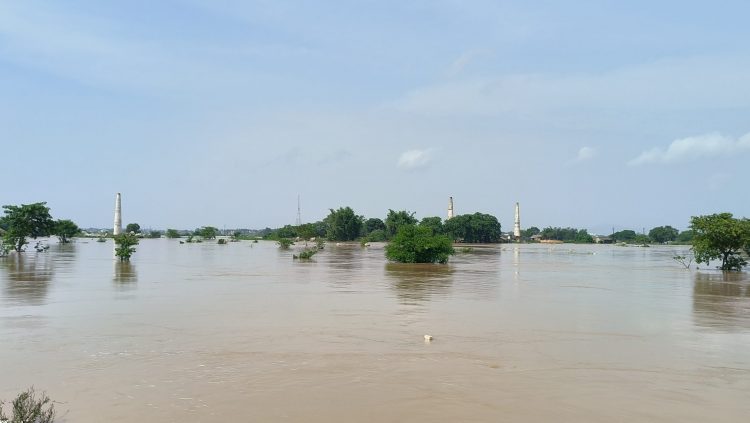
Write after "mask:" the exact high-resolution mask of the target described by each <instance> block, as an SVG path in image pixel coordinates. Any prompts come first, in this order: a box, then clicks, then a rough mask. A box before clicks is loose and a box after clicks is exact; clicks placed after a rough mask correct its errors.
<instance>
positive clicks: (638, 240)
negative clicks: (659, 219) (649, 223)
mask: <svg viewBox="0 0 750 423" xmlns="http://www.w3.org/2000/svg"><path fill="white" fill-rule="evenodd" d="M650 243H651V238H649V236H648V235H644V234H638V235H636V236H635V238H633V244H639V245H646V244H650Z"/></svg>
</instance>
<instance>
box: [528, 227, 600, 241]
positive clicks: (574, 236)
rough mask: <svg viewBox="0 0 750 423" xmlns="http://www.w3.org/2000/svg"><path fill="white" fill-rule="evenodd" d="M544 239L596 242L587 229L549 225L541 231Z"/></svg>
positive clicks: (540, 233)
mask: <svg viewBox="0 0 750 423" xmlns="http://www.w3.org/2000/svg"><path fill="white" fill-rule="evenodd" d="M539 235H540V236H541V237H542V239H554V240H557V241H563V242H574V243H578V244H588V243H592V242H594V238H593V237H592V236H591V235H589V233H588V231H587V230H586V229H576V228H560V227H554V228H553V227H551V226H548V227H546V228H544V229H542V231H541V232H539Z"/></svg>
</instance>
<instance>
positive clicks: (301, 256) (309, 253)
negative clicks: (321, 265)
mask: <svg viewBox="0 0 750 423" xmlns="http://www.w3.org/2000/svg"><path fill="white" fill-rule="evenodd" d="M317 252H318V249H317V248H313V249H310V250H304V251H302V252H301V253H299V255H295V256H294V258H299V259H300V260H309V259H311V258H312V256H314V255H315V253H317Z"/></svg>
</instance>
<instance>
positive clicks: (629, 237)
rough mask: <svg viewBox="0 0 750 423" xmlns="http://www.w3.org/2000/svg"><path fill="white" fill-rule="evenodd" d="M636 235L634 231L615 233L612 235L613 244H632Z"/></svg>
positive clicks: (626, 230)
mask: <svg viewBox="0 0 750 423" xmlns="http://www.w3.org/2000/svg"><path fill="white" fill-rule="evenodd" d="M636 235H637V234H636V233H635V231H633V230H630V229H625V230H623V231H619V232H615V233H613V234H612V240H613V241H615V242H633V240H635V236H636Z"/></svg>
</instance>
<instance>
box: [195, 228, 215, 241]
mask: <svg viewBox="0 0 750 423" xmlns="http://www.w3.org/2000/svg"><path fill="white" fill-rule="evenodd" d="M218 233H219V229H218V228H214V227H213V226H203V227H201V228H200V230H199V231H198V235H199V236H200V237H201V238H203V239H214V238H216V235H218Z"/></svg>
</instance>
